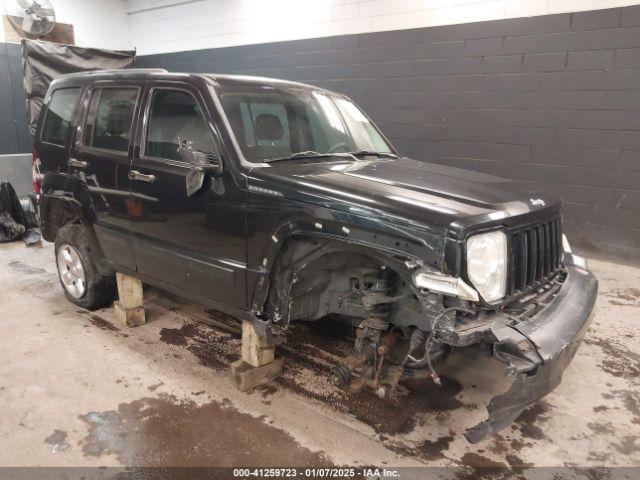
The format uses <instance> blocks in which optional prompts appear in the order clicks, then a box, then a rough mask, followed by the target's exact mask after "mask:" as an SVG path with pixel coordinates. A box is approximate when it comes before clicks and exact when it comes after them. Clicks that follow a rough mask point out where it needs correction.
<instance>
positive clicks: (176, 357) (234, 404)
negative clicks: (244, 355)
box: [0, 243, 640, 467]
mask: <svg viewBox="0 0 640 480" xmlns="http://www.w3.org/2000/svg"><path fill="white" fill-rule="evenodd" d="M590 266H591V268H592V269H593V270H594V271H595V273H596V275H597V277H598V278H599V280H600V295H599V299H598V302H597V312H596V316H595V319H594V322H593V324H592V327H591V329H590V331H589V332H588V334H587V337H586V339H585V341H584V343H583V345H582V346H581V347H580V349H579V351H578V354H577V356H576V358H575V359H574V361H573V363H572V364H571V365H570V367H569V368H568V370H567V371H566V373H565V376H564V379H563V382H562V384H561V385H560V387H558V388H557V389H556V390H555V391H554V392H553V393H551V394H550V395H549V396H547V397H546V398H545V399H543V400H542V401H540V402H538V403H537V404H535V405H534V406H532V407H531V408H530V409H529V410H527V411H526V412H524V413H523V415H522V416H521V417H520V418H519V419H518V420H517V421H516V422H515V423H514V424H513V425H512V426H511V427H510V428H508V429H506V430H505V431H503V432H502V433H501V434H499V435H496V436H494V437H493V438H491V439H489V440H487V441H485V442H483V443H481V444H478V445H470V444H469V443H467V442H466V441H465V439H464V438H463V436H462V435H461V431H462V429H463V428H464V427H466V426H470V425H471V424H472V423H473V422H474V421H478V420H480V419H481V417H482V415H483V412H484V410H483V409H482V405H480V400H481V397H482V395H483V393H476V392H474V391H473V389H469V390H466V389H465V390H460V386H459V385H458V384H457V383H455V382H453V381H448V382H445V383H444V385H443V386H442V387H435V386H433V385H427V384H426V383H427V382H424V384H423V385H422V386H421V388H417V387H418V386H417V385H408V390H407V391H406V392H405V393H406V396H405V397H404V400H403V404H402V406H401V407H396V408H394V407H392V406H389V405H388V404H385V403H382V401H380V400H378V399H377V398H375V397H373V396H370V395H368V394H362V395H357V396H355V397H349V396H347V395H345V394H344V393H343V392H341V391H338V390H336V389H335V388H334V387H333V386H331V385H330V384H329V381H328V370H329V368H330V366H331V365H332V364H334V363H335V361H336V359H337V357H338V356H340V355H341V354H344V353H345V352H346V350H347V348H348V344H346V343H345V342H343V341H341V340H340V339H339V338H336V337H335V336H332V334H331V329H330V328H324V329H323V328H310V327H306V326H304V325H303V326H300V327H299V328H298V329H297V330H295V331H293V332H292V333H291V336H290V337H289V338H288V343H287V345H286V346H284V347H282V348H280V353H281V354H282V355H283V356H284V357H285V361H286V366H285V369H286V372H285V375H284V377H283V378H281V379H280V380H279V381H277V382H276V383H275V384H274V385H270V386H268V387H265V388H261V389H259V390H257V391H254V392H252V393H249V394H244V393H240V392H239V391H237V390H236V389H235V387H234V386H233V384H232V383H231V381H230V379H229V377H228V372H227V365H228V364H229V363H230V362H231V361H233V360H235V359H236V358H238V352H239V346H240V340H239V337H238V336H237V335H235V334H232V333H226V332H224V331H220V330H217V329H214V328H212V327H209V326H205V325H201V324H198V323H195V322H194V321H193V319H192V318H191V317H190V315H189V313H188V312H190V311H191V312H194V311H196V310H197V309H194V307H183V306H181V305H179V303H177V301H176V300H175V299H171V298H169V297H167V296H166V295H165V294H163V293H162V292H159V291H155V290H152V289H150V290H149V291H148V292H147V293H145V295H146V301H147V305H146V306H147V315H148V318H149V323H147V324H146V325H144V326H141V327H137V328H126V327H123V326H119V325H118V324H117V323H116V320H115V318H114V316H113V313H112V311H111V310H110V309H104V310H100V311H96V312H87V311H84V310H82V309H79V308H78V307H76V306H74V305H73V304H71V303H69V302H68V301H66V299H65V298H64V295H63V293H62V290H61V287H60V285H59V283H58V279H57V275H56V271H55V265H54V257H53V247H52V245H51V244H45V245H44V246H43V247H42V248H32V249H27V248H26V247H25V246H24V245H23V244H22V243H12V244H3V245H0V286H1V287H0V325H1V327H2V339H1V340H0V358H1V359H2V361H1V362H0V405H2V415H1V416H0V466H102V465H105V466H121V465H127V466H156V465H171V466H180V465H190V466H192V465H195V466H209V465H211V466H214V465H215V466H239V465H241V466H247V465H257V466H282V465H300V466H302V465H328V464H337V465H375V466H385V465H386V466H395V467H399V466H423V465H430V466H471V467H482V466H503V465H511V466H516V467H527V466H531V465H535V466H552V467H562V466H564V467H572V466H573V467H613V466H640V389H639V385H640V344H638V341H637V339H638V338H639V333H640V316H639V315H638V314H639V313H640V287H639V285H640V269H638V268H632V267H629V266H625V265H617V264H613V263H605V262H601V261H596V260H592V261H591V262H590ZM213 315H215V316H216V318H218V319H219V320H221V321H227V320H228V319H226V318H225V317H223V316H221V315H216V314H213ZM274 446H275V448H274ZM267 447H270V448H267Z"/></svg>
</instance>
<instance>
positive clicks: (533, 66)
mask: <svg viewBox="0 0 640 480" xmlns="http://www.w3.org/2000/svg"><path fill="white" fill-rule="evenodd" d="M137 64H138V66H140V67H165V68H167V69H169V70H172V71H193V72H218V73H237V74H249V75H265V76H271V77H278V78H286V79H291V80H298V81H304V82H308V83H311V84H316V85H319V86H322V87H326V88H329V89H332V90H336V91H340V92H344V93H346V94H348V95H350V96H351V97H353V98H354V99H355V100H356V101H357V102H358V103H359V104H360V105H362V106H363V107H364V108H365V109H366V110H367V111H368V112H369V113H370V114H371V115H372V117H373V118H374V120H375V121H376V122H377V123H378V124H379V125H380V126H381V127H382V128H383V130H384V131H385V132H386V133H387V135H388V136H389V137H390V139H391V140H392V141H393V142H394V144H395V145H396V146H397V147H398V149H399V150H400V151H401V152H402V153H404V154H406V155H409V156H412V157H414V158H417V159H423V160H428V161H432V162H437V163H443V164H449V165H455V166H458V167H464V168H468V169H473V170H479V171H482V172H487V173H492V174H496V175H500V176H503V177H507V178H516V179H524V180H527V181H530V182H531V183H534V184H537V185H540V186H541V187H543V188H545V189H547V190H549V191H552V192H555V193H557V194H559V195H561V196H562V197H563V198H564V201H565V231H566V232H567V233H568V234H569V235H570V238H571V239H572V240H573V243H575V244H579V245H581V246H582V248H587V249H588V250H590V251H592V252H594V251H595V252H598V253H601V254H611V255H614V256H616V257H617V258H621V259H626V260H632V261H640V6H634V7H626V8H617V9H610V10H596V11H590V12H579V13H572V14H571V13H568V14H559V15H546V16H539V17H531V18H517V19H507V20H497V21H490V22H480V23H469V24H463V25H452V26H442V27H430V28H420V29H413V30H398V31H389V32H379V33H366V34H358V35H347V36H335V37H326V38H318V39H308V40H296V41H288V42H278V43H268V44H259V45H247V46H239V47H228V48H217V49H207V50H197V51H188V52H177V53H167V54H158V55H148V56H140V57H138V62H137Z"/></svg>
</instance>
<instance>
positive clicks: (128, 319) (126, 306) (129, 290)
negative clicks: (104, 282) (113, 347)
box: [113, 273, 146, 327]
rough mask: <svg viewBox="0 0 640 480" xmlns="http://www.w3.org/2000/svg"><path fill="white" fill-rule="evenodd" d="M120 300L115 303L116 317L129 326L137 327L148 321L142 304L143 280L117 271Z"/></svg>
mask: <svg viewBox="0 0 640 480" xmlns="http://www.w3.org/2000/svg"><path fill="white" fill-rule="evenodd" d="M116 282H117V283H118V300H116V301H115V302H114V304H113V307H114V309H115V314H116V318H117V319H118V320H120V322H122V323H123V324H124V325H126V326H128V327H137V326H138V325H144V323H145V322H146V318H145V314H144V307H143V306H142V282H141V281H140V280H138V279H137V278H133V277H130V276H129V275H125V274H123V273H116Z"/></svg>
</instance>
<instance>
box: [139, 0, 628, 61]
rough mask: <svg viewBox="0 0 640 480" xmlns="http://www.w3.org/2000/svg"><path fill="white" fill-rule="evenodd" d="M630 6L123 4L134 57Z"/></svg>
mask: <svg viewBox="0 0 640 480" xmlns="http://www.w3.org/2000/svg"><path fill="white" fill-rule="evenodd" d="M637 3H640V2H638V1H637V0H636V1H629V0H126V5H127V7H126V8H127V12H128V13H129V14H130V20H131V38H132V42H133V45H135V46H136V47H137V49H138V54H141V55H145V54H152V53H164V52H172V51H182V50H196V49H202V48H213V47H226V46H232V45H246V44H255V43H266V42H273V41H281V40H294V39H301V38H314V37H325V36H333V35H344V34H350V33H365V32H375V31H387V30H399V29H406V28H416V27H427V26H435V25H450V24H457V23H467V22H477V21H482V20H495V19H501V18H514V17H526V16H535V15H545V14H551V13H561V12H574V11H582V10H596V9H602V8H612V7H620V6H627V5H633V4H637Z"/></svg>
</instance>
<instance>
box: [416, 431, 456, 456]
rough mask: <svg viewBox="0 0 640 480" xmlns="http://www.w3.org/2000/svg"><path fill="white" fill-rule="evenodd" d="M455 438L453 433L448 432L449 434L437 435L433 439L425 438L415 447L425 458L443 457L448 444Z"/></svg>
mask: <svg viewBox="0 0 640 480" xmlns="http://www.w3.org/2000/svg"><path fill="white" fill-rule="evenodd" d="M454 439H455V434H454V433H453V432H449V435H445V436H442V437H438V438H437V439H435V440H425V441H424V442H422V443H421V444H420V445H419V446H418V447H417V449H418V450H419V451H420V453H421V455H420V456H421V457H422V458H424V459H425V460H437V459H440V458H445V452H446V451H447V450H449V445H450V444H451V442H453V440H454Z"/></svg>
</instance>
